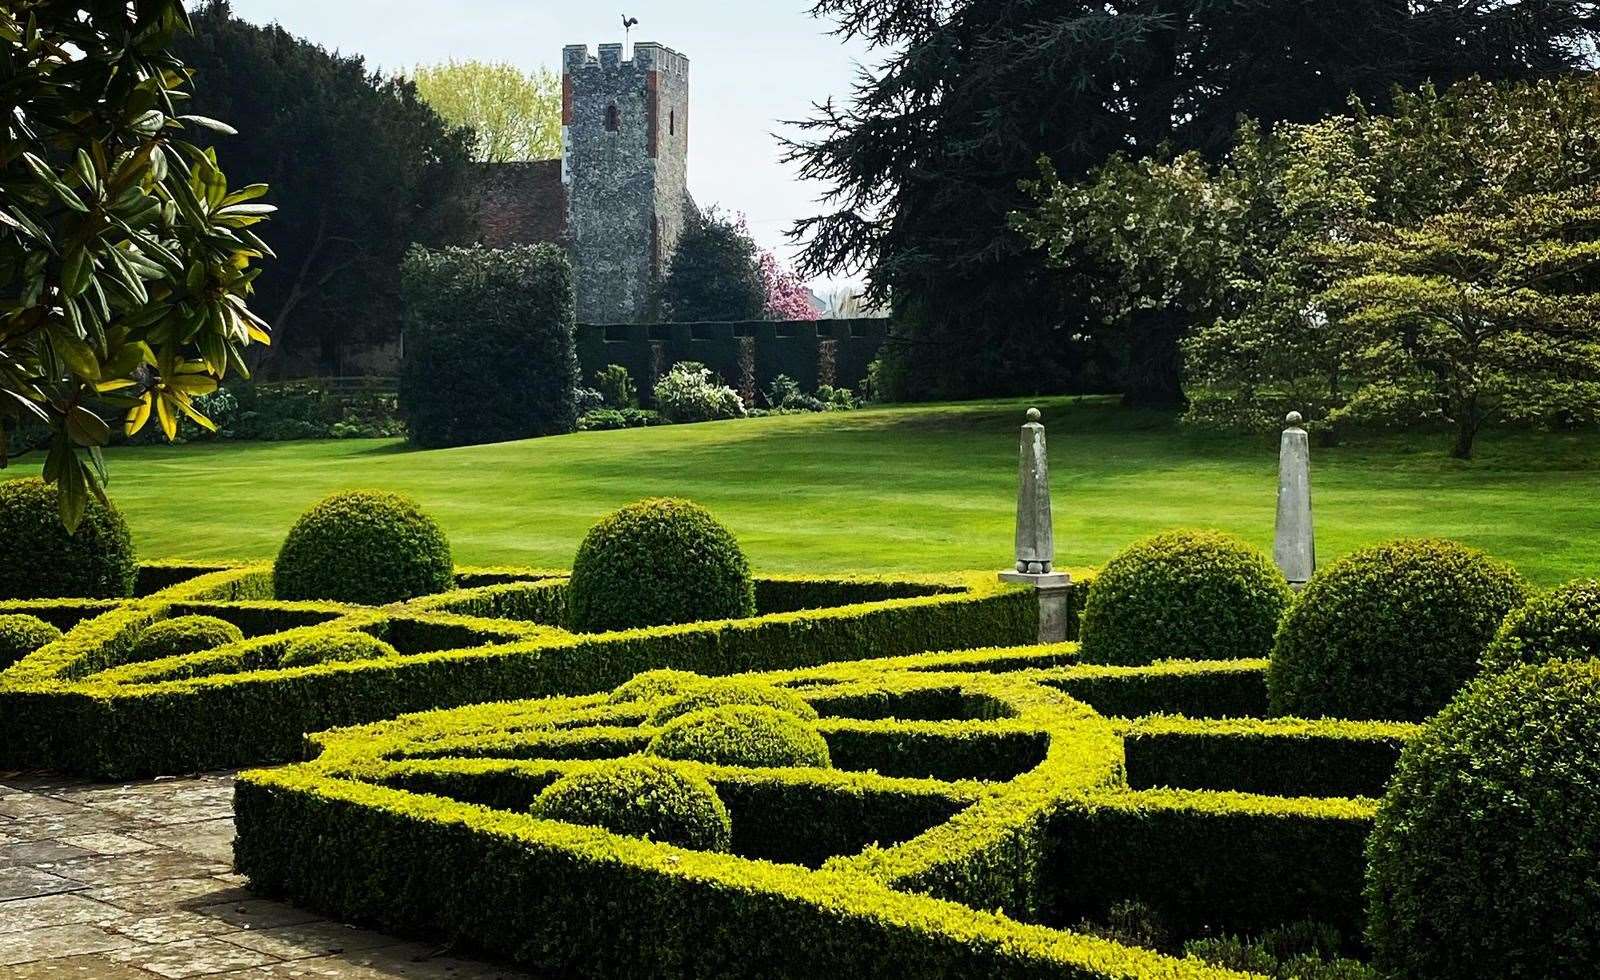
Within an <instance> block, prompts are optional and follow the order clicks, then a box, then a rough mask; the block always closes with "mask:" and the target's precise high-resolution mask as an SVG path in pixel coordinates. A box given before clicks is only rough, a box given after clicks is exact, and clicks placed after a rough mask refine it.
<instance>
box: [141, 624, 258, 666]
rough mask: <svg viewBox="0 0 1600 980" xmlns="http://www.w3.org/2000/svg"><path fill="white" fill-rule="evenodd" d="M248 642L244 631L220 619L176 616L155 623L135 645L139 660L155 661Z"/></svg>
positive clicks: (147, 628)
mask: <svg viewBox="0 0 1600 980" xmlns="http://www.w3.org/2000/svg"><path fill="white" fill-rule="evenodd" d="M242 639H244V631H242V630H241V629H239V627H237V626H235V625H233V624H232V623H230V622H228V621H227V620H226V619H218V618H217V617H216V616H174V617H173V618H171V619H163V620H161V621H160V622H156V623H151V624H150V625H149V626H146V627H145V628H144V629H142V630H140V631H139V638H138V639H137V640H136V641H134V645H133V656H134V659H136V660H155V659H157V658H159V657H177V656H182V655H184V654H188V653H199V652H200V651H202V650H209V649H211V648H212V647H220V646H226V645H227V644H229V643H236V642H238V641H239V640H242Z"/></svg>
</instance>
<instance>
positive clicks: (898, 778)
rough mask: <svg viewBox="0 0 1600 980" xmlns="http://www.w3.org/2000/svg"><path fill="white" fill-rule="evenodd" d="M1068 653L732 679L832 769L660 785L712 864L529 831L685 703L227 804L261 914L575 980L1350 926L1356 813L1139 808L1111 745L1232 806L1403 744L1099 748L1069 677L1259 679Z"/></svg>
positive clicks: (449, 749) (428, 746)
mask: <svg viewBox="0 0 1600 980" xmlns="http://www.w3.org/2000/svg"><path fill="white" fill-rule="evenodd" d="M1074 655H1075V646H1074V645H1067V646H1066V647H1033V648H1002V649H995V650H982V651H965V652H959V653H923V654H912V655H905V656H900V657H891V658H884V659H879V660H873V661H863V662H853V663H835V664H827V665H820V666H814V667H803V668H797V669H789V670H781V671H773V672H766V673H760V674H754V675H751V676H750V678H749V680H751V681H752V682H759V683H762V684H765V685H776V686H778V687H781V688H783V689H787V690H789V691H791V692H793V693H794V694H795V695H797V696H799V697H801V698H803V699H804V700H806V701H807V702H809V704H810V705H811V707H812V708H813V709H814V710H816V711H817V712H818V713H819V714H820V716H821V717H820V720H819V721H817V722H816V725H817V730H818V731H820V732H821V733H822V734H823V735H824V737H825V738H826V739H827V740H828V743H829V747H830V750H831V756H832V763H833V767H832V768H815V767H798V768H780V769H766V768H743V767H738V766H726V765H707V764H703V763H698V762H675V763H673V764H674V765H678V766H681V767H683V768H684V771H685V772H687V773H691V774H693V775H694V776H696V777H701V778H704V779H705V780H706V781H707V782H708V783H709V784H710V785H711V786H712V787H714V789H715V791H716V794H717V795H718V797H719V798H720V799H721V800H722V801H723V802H724V804H725V806H726V809H727V812H728V815H729V818H730V824H731V830H732V837H731V845H730V853H726V854H711V853H706V852H704V851H686V850H682V849H679V848H674V847H671V846H668V845H666V844H659V843H650V842H647V841H643V840H640V839H638V838H635V837H625V836H617V835H614V834H609V833H606V832H604V831H600V830H597V829H595V828H592V827H587V826H576V825H573V824H569V823H560V822H549V821H538V820H533V819H530V818H529V816H528V815H527V813H526V810H527V807H528V806H529V804H530V802H531V801H533V800H535V799H537V798H538V796H539V794H540V793H542V792H544V791H545V790H546V788H547V787H549V786H550V785H552V784H554V783H555V782H557V781H558V780H560V779H561V778H563V777H564V776H566V775H569V774H572V773H575V772H582V771H585V769H586V767H591V766H594V765H595V764H596V760H601V759H611V758H618V757H627V756H634V755H636V754H638V753H640V752H641V751H643V749H644V747H645V746H646V745H648V744H649V739H651V738H652V737H653V736H654V734H655V733H657V732H659V731H660V728H659V727H658V726H656V725H654V724H653V723H652V718H653V716H654V715H655V714H656V713H657V712H658V711H659V710H660V709H661V707H662V706H663V705H667V704H670V703H671V702H672V701H673V699H674V698H676V697H679V696H680V695H681V692H682V690H683V683H678V682H686V683H688V684H689V685H690V686H691V689H692V685H693V684H694V683H695V681H694V679H693V678H681V677H669V678H667V679H669V680H674V681H676V682H675V683H670V684H655V683H651V684H643V683H641V684H634V685H630V688H629V690H628V693H627V695H626V696H625V697H620V698H619V697H612V696H610V695H606V694H595V695H583V696H570V697H552V698H546V699H542V700H534V701H521V702H512V703H502V704H493V705H475V706H472V707H465V708H457V709H452V710H447V711H437V712H427V713H423V714H418V715H410V716H405V717H401V718H398V719H395V720H393V721H387V722H379V723H375V724H370V725H366V726H362V727H359V728H352V729H346V730H339V731H332V732H324V733H321V734H319V735H316V736H314V737H313V738H312V739H311V747H312V751H313V753H314V755H315V758H314V760H313V761H310V762H307V763H303V764H300V765H298V766H293V767H290V768H287V769H277V770H271V771H261V772H252V773H246V774H245V775H244V776H242V777H241V780H240V783H239V789H238V800H237V808H238V815H239V828H240V836H239V841H238V845H237V855H238V863H239V867H240V870H241V872H242V873H244V874H245V875H246V876H247V877H248V878H249V879H250V882H251V885H252V887H255V888H257V889H259V890H261V891H263V892H264V893H266V894H270V895H274V896H278V897H284V898H288V899H291V900H293V901H296V902H298V903H301V904H305V905H308V906H310V907H312V908H315V909H318V910H320V911H322V912H325V913H328V914H332V915H336V916H339V917H341V918H344V919H347V920H349V921H354V922H360V923H364V924H369V925H374V926H379V927H383V928H387V929H393V930H399V931H402V932H411V933H417V934H425V935H429V936H431V937H433V938H434V939H436V940H437V939H439V938H441V937H443V938H446V939H447V940H449V941H452V942H455V943H458V944H460V945H461V946H462V947H464V948H470V949H477V950H482V951H487V952H489V953H492V954H496V955H499V956H503V957H506V958H509V959H512V960H515V961H517V962H519V963H523V964H527V965H529V966H532V967H534V968H538V969H546V970H552V971H556V972H572V973H575V974H578V975H587V976H659V975H695V976H712V977H715V976H749V975H752V973H755V974H759V975H763V976H767V975H771V976H796V977H799V976H815V975H818V974H819V973H822V972H825V971H838V972H840V973H841V974H842V975H849V976H856V975H879V974H882V975H888V974H889V973H893V974H894V975H897V976H900V975H904V976H913V977H916V976H937V977H951V976H969V975H982V976H999V977H1012V976H1016V977H1046V976H1050V977H1060V976H1069V977H1173V978H1177V977H1202V976H1241V974H1231V973H1228V972H1226V971H1221V970H1217V969H1216V968H1213V967H1209V966H1207V965H1205V964H1203V963H1200V962H1198V961H1194V960H1178V959H1171V958H1166V957H1162V956H1158V955H1157V954H1154V953H1151V952H1148V951H1146V950H1140V949H1134V948H1130V947H1126V946H1121V945H1118V944H1116V943H1109V942H1106V941H1105V940H1101V939H1094V938H1091V937H1088V936H1084V935H1079V934H1076V933H1073V932H1069V931H1064V930H1062V929H1060V928H1058V927H1057V925H1058V924H1060V923H1065V922H1073V921H1078V919H1080V918H1083V917H1090V918H1093V917H1097V916H1101V915H1104V914H1105V912H1106V911H1107V910H1108V909H1109V908H1110V907H1111V906H1112V905H1113V904H1115V903H1117V902H1119V901H1124V900H1128V899H1133V900H1138V901H1141V902H1144V903H1147V904H1148V905H1150V906H1151V907H1152V908H1155V909H1157V910H1158V912H1159V914H1161V915H1162V916H1164V917H1167V918H1169V919H1170V920H1171V922H1172V923H1173V924H1174V926H1175V928H1177V929H1178V930H1180V932H1181V933H1183V934H1191V935H1198V934H1205V933H1208V932H1210V931H1212V930H1218V929H1221V930H1232V931H1253V930H1257V929H1259V928H1261V927H1266V926H1277V925H1282V924H1285V923H1289V922H1293V921H1297V920H1300V919H1304V918H1307V917H1313V918H1316V919H1318V920H1320V921H1323V922H1327V923H1329V924H1332V925H1335V926H1336V927H1339V928H1344V929H1346V930H1348V929H1350V928H1351V927H1352V926H1353V925H1354V924H1356V923H1358V922H1359V920H1360V916H1361V902H1360V889H1361V877H1362V871H1363V860H1362V842H1363V840H1364V839H1365V836H1366V833H1367V830H1368V828H1369V827H1370V824H1371V818H1372V813H1373V809H1374V804H1373V803H1372V802H1371V801H1370V800H1365V799H1343V798H1329V799H1308V798H1279V797H1273V796H1266V795H1260V794H1249V793H1241V792H1215V791H1207V790H1157V789H1140V788H1139V787H1138V786H1137V785H1134V784H1131V783H1130V781H1129V780H1128V779H1127V778H1126V777H1125V773H1127V774H1129V775H1131V774H1132V772H1133V765H1132V763H1131V760H1132V759H1134V758H1135V757H1136V756H1135V754H1134V753H1133V752H1131V751H1130V752H1129V753H1128V754H1126V755H1125V752H1124V745H1129V746H1131V745H1133V744H1134V743H1136V742H1140V741H1148V742H1149V743H1150V744H1151V745H1153V746H1154V745H1158V744H1159V745H1160V746H1161V748H1159V749H1158V750H1157V751H1158V752H1165V753H1167V754H1168V755H1170V756H1171V759H1170V760H1169V761H1170V764H1171V767H1172V769H1173V771H1174V772H1177V771H1178V770H1179V768H1180V764H1179V761H1178V755H1179V751H1180V750H1181V749H1183V748H1185V747H1198V750H1197V753H1196V758H1197V762H1196V770H1195V772H1196V773H1197V775H1191V776H1185V777H1184V778H1182V779H1180V780H1178V781H1179V782H1206V781H1217V775H1218V774H1219V773H1223V772H1226V771H1228V770H1229V767H1230V766H1231V767H1232V768H1233V770H1235V771H1234V776H1235V778H1241V779H1242V778H1244V775H1245V774H1247V773H1248V770H1249V769H1250V766H1251V764H1252V763H1251V759H1250V753H1251V752H1252V751H1257V750H1258V749H1259V745H1258V743H1260V744H1267V745H1270V746H1271V747H1272V748H1270V749H1267V750H1264V751H1269V752H1270V751H1279V752H1282V753H1283V754H1284V755H1285V757H1286V758H1288V759H1289V760H1291V762H1294V763H1297V762H1298V761H1299V760H1302V759H1305V760H1309V759H1320V758H1321V757H1323V756H1324V755H1325V756H1326V757H1327V758H1329V759H1331V760H1332V761H1331V762H1330V763H1328V764H1326V765H1325V766H1323V768H1321V769H1314V770H1311V771H1310V774H1309V775H1308V776H1307V777H1306V778H1307V781H1308V785H1309V784H1314V783H1315V782H1316V779H1317V778H1318V777H1317V773H1319V772H1326V771H1329V770H1330V769H1332V768H1336V767H1337V766H1339V765H1340V764H1341V762H1340V760H1348V759H1356V760H1362V764H1363V765H1367V766H1369V770H1367V771H1370V767H1371V766H1372V765H1373V764H1372V763H1370V762H1369V761H1368V756H1369V754H1372V753H1374V752H1375V751H1376V750H1375V749H1374V746H1375V745H1382V746H1383V748H1384V750H1385V751H1387V750H1388V749H1389V748H1390V747H1392V745H1393V744H1395V743H1397V742H1400V741H1404V740H1405V739H1406V738H1408V737H1409V736H1410V734H1411V726H1406V725H1397V726H1387V727H1385V726H1379V725H1374V724H1354V725H1352V724H1347V723H1339V722H1287V721H1261V720H1252V719H1233V720H1225V721H1204V720H1190V719H1177V718H1167V717H1153V718H1145V719H1141V720H1139V721H1135V722H1120V723H1113V722H1111V721H1109V720H1107V719H1105V718H1103V717H1101V716H1100V715H1098V714H1097V713H1096V712H1094V711H1093V710H1091V709H1090V708H1089V707H1088V706H1086V705H1085V704H1083V703H1082V702H1080V701H1077V700H1074V699H1073V698H1071V697H1069V696H1067V694H1065V693H1064V692H1065V691H1067V690H1070V689H1071V688H1072V686H1073V684H1074V683H1075V681H1074V678H1075V677H1079V678H1082V677H1092V678H1093V679H1094V683H1095V684H1096V685H1098V687H1099V691H1100V692H1101V693H1102V694H1104V695H1105V696H1106V697H1108V698H1113V699H1115V700H1117V701H1118V702H1119V703H1122V704H1133V703H1134V702H1135V701H1136V700H1137V698H1138V696H1139V694H1140V693H1141V692H1149V691H1151V690H1160V691H1162V692H1163V696H1164V697H1165V698H1167V699H1168V700H1180V701H1189V702H1195V703H1198V702H1202V701H1203V700H1204V692H1207V691H1222V692H1225V691H1226V687H1227V685H1229V684H1233V685H1237V686H1239V687H1242V688H1244V689H1245V691H1246V693H1243V694H1241V693H1231V694H1230V693H1224V694H1223V699H1224V700H1225V701H1226V702H1228V703H1231V704H1239V703H1245V702H1247V701H1248V700H1249V699H1250V698H1252V697H1254V698H1256V699H1257V701H1258V702H1259V699H1260V692H1261V676H1260V675H1261V670H1262V665H1261V664H1260V663H1259V662H1253V663H1251V664H1249V665H1248V669H1244V670H1240V669H1238V668H1237V667H1236V665H1234V664H1232V663H1228V662H1222V663H1215V664H1202V663H1185V664H1182V665H1177V666H1178V667H1181V669H1174V666H1175V665H1155V666H1150V667H1143V668H1119V669H1117V670H1116V672H1114V673H1110V674H1107V673H1106V671H1107V670H1108V669H1107V668H1105V667H1100V666H1092V665H1081V664H1076V663H1073V662H1072V661H1073V657H1074ZM658 677H659V675H658ZM1152 677H1154V678H1160V679H1161V680H1159V681H1157V682H1152V681H1151V680H1150V678H1152ZM1117 685H1123V686H1124V687H1126V688H1127V690H1126V691H1121V692H1119V691H1118V689H1117ZM1186 685H1187V686H1186ZM1341 726H1342V727H1341ZM1212 743H1215V744H1212ZM1125 767H1126V768H1125ZM1223 781H1226V780H1223ZM1279 788H1282V789H1285V790H1293V789H1297V788H1304V787H1296V786H1293V785H1290V784H1289V783H1288V782H1287V781H1285V784H1284V785H1283V786H1281V787H1279ZM380 842H381V843H380ZM774 862H775V863H774ZM468 881H470V882H471V884H470V886H469V885H468V884H467V882H468ZM596 896H605V898H604V900H603V901H602V900H597V899H596ZM662 916H667V917H668V918H670V920H671V925H670V926H663V925H662V924H661V921H660V920H661V917H662ZM616 935H627V936H628V937H629V940H630V941H629V942H628V943H625V944H618V943H615V942H614V941H612V940H613V938H614V937H615V936H616Z"/></svg>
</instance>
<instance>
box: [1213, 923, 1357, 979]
mask: <svg viewBox="0 0 1600 980" xmlns="http://www.w3.org/2000/svg"><path fill="white" fill-rule="evenodd" d="M1342 950H1343V942H1342V939H1341V937H1340V935H1339V930H1337V929H1335V928H1333V927H1332V926H1330V925H1326V924H1324V923H1320V922H1309V921H1308V922H1296V923H1293V924H1291V925H1287V926H1284V927H1283V928H1281V929H1269V930H1267V931H1266V932H1264V933H1262V934H1261V935H1260V936H1253V937H1248V938H1247V937H1244V936H1221V937H1218V938H1215V939H1191V940H1189V941H1188V942H1186V943H1184V944H1183V954H1184V955H1185V956H1192V957H1194V958H1195V959H1198V960H1204V961H1205V962H1207V963H1210V964H1213V965H1215V966H1221V967H1227V968H1228V969H1230V970H1238V971H1240V972H1243V973H1256V974H1260V975H1262V976H1265V977H1270V978H1272V980H1378V973H1377V971H1376V970H1374V969H1372V967H1370V966H1367V965H1366V964H1365V963H1362V962H1361V961H1359V960H1353V959H1348V958H1346V957H1344V956H1342V955H1341V952H1342Z"/></svg>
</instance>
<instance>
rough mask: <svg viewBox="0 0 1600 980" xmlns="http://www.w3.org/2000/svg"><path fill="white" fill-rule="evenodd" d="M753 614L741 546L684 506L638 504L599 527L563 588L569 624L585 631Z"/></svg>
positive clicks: (663, 502) (751, 585)
mask: <svg viewBox="0 0 1600 980" xmlns="http://www.w3.org/2000/svg"><path fill="white" fill-rule="evenodd" d="M755 609H756V599H755V583H754V581H753V580H752V579H751V577H750V565H749V563H748V562H747V561H745V557H744V552H742V551H740V550H739V543H738V542H737V541H735V540H734V539H733V535H732V534H730V533H729V532H728V529H727V528H725V527H723V526H722V525H721V524H718V523H717V522H716V521H715V520H713V519H712V517H711V515H710V514H709V513H707V512H706V511H705V509H704V508H702V507H700V506H699V505H697V504H692V503H690V502H689V501H687V500H666V499H657V500H641V501H640V502H638V503H636V504H631V505H629V506H627V507H624V508H622V509H621V510H619V511H617V512H616V513H615V514H612V515H611V516H610V517H607V518H606V519H605V520H603V521H601V522H600V523H599V524H596V525H595V526H594V527H593V528H591V529H590V531H589V533H588V535H587V536H586V537H585V538H584V539H583V544H582V545H581V546H580V547H579V548H578V556H577V558H576V559H574V561H573V563H572V582H571V585H570V586H569V588H568V590H567V611H568V620H569V623H570V626H571V628H572V629H573V630H576V631H578V632H583V633H601V632H605V631H607V630H624V629H634V628H637V627H641V626H662V625H666V624H669V623H693V622H700V621H703V620H709V619H739V618H742V617H746V616H751V615H754V614H755Z"/></svg>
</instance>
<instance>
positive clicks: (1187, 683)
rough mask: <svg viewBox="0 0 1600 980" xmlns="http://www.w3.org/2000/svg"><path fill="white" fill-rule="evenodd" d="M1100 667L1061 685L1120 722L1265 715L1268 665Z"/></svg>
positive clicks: (1258, 662)
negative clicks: (1154, 717) (1169, 717)
mask: <svg viewBox="0 0 1600 980" xmlns="http://www.w3.org/2000/svg"><path fill="white" fill-rule="evenodd" d="M1191 666H1194V665H1193V664H1192V662H1182V661H1180V662H1177V663H1175V664H1174V665H1172V666H1170V667H1168V668H1164V669H1161V670H1146V669H1137V668H1131V667H1102V668H1093V669H1085V670H1079V671H1074V672H1073V675H1072V676H1071V677H1069V678H1066V679H1063V680H1061V681H1059V682H1057V686H1059V687H1060V688H1061V689H1062V690H1064V691H1066V692H1067V693H1068V694H1070V695H1071V696H1072V697H1074V698H1077V699H1078V700H1079V701H1082V702H1084V703H1085V704H1087V705H1089V706H1090V707H1092V708H1093V709H1094V710H1096V711H1098V712H1099V713H1100V714H1103V715H1108V716H1111V717H1118V718H1141V717H1143V716H1145V715H1153V714H1172V715H1187V716H1189V717H1191V718H1259V717H1262V716H1264V715H1265V714H1267V662H1266V661H1265V660H1243V661H1232V662H1230V663H1227V664H1213V665H1208V669H1192V670H1191V669H1188V668H1190V667H1191Z"/></svg>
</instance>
